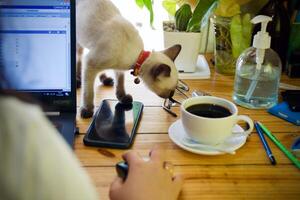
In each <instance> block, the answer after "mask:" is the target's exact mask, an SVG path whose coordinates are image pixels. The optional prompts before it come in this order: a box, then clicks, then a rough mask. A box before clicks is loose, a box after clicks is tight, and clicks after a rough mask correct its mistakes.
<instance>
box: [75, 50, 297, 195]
mask: <svg viewBox="0 0 300 200" xmlns="http://www.w3.org/2000/svg"><path fill="white" fill-rule="evenodd" d="M210 58H211V55H208V56H207V59H208V60H210ZM211 71H212V74H211V78H210V79H206V80H185V82H186V83H187V84H188V85H189V87H190V92H189V95H191V92H192V91H194V90H201V91H205V92H208V93H210V94H211V95H214V96H218V97H222V98H226V99H228V100H232V98H231V96H232V92H233V82H234V77H233V76H224V75H220V74H217V73H215V72H214V69H213V66H211ZM281 81H282V82H284V83H289V84H293V85H297V86H300V79H290V78H288V77H287V76H286V75H282V78H281ZM126 89H127V92H128V93H130V94H132V96H133V98H134V100H137V101H141V102H143V104H144V105H145V108H144V111H143V114H142V119H141V121H140V124H139V127H138V130H137V132H138V134H137V136H136V138H135V141H134V144H133V146H132V147H131V150H135V151H138V152H139V153H140V154H141V155H143V156H147V155H148V153H149V150H150V149H151V148H152V147H153V146H157V147H158V148H159V149H161V150H162V151H164V152H165V153H166V157H167V160H168V161H170V162H172V163H173V164H174V166H175V173H180V174H182V175H183V176H184V177H185V183H184V186H183V189H182V192H181V194H180V199H300V170H299V169H297V168H296V167H295V166H294V165H293V164H292V163H291V162H290V160H289V159H288V158H287V157H286V156H285V155H284V154H283V153H282V152H281V151H280V150H279V149H278V148H277V147H276V146H275V145H274V144H273V143H272V142H271V141H269V145H270V147H271V149H272V151H273V154H274V155H275V157H276V160H277V162H278V164H277V165H276V166H272V165H271V164H270V162H269V160H268V157H267V156H266V153H265V150H264V148H263V146H262V143H261V141H260V140H259V137H258V135H257V133H256V131H255V130H254V131H253V133H252V134H251V135H250V137H249V138H248V139H247V142H246V144H245V145H244V146H243V147H241V148H240V149H239V150H237V152H236V154H235V155H229V154H226V155H218V156H205V155H198V154H193V153H190V152H187V151H185V150H183V149H181V148H179V147H178V146H177V145H176V144H174V143H173V142H172V141H171V140H170V139H169V136H168V128H169V126H170V125H171V124H172V123H173V122H175V121H176V120H178V119H179V118H180V116H179V117H177V118H174V117H172V116H171V115H169V114H168V113H167V112H165V111H164V110H163V109H162V108H161V105H162V102H163V100H162V99H160V98H159V97H157V96H156V95H155V94H153V93H152V92H150V91H149V90H148V89H147V88H146V87H145V86H144V85H143V84H142V83H141V84H139V85H135V84H134V83H133V77H132V76H130V75H129V74H127V76H126ZM95 91H96V98H95V105H99V104H100V102H101V100H102V99H105V98H113V99H115V95H114V88H113V87H105V86H102V85H101V84H100V83H99V82H98V81H96V83H95ZM77 92H78V98H77V99H78V109H79V105H80V98H79V97H80V92H81V91H80V89H78V91H77ZM96 109H97V107H96V108H95V110H96ZM238 109H239V114H244V115H248V116H250V117H251V118H252V119H253V120H257V121H261V122H262V123H263V124H264V125H265V126H266V127H268V128H269V129H270V131H272V132H273V133H274V135H275V136H276V137H277V138H278V139H279V140H280V141H281V142H282V143H283V144H284V145H285V146H286V147H287V148H290V146H291V144H292V143H293V141H294V140H295V139H296V138H297V137H299V136H300V127H299V126H295V125H293V124H291V123H288V122H286V121H284V120H281V119H279V118H277V117H274V116H272V115H270V114H268V113H267V112H266V110H249V109H245V108H242V107H240V106H238ZM174 111H175V112H176V113H177V114H178V115H180V109H179V107H175V108H174ZM76 121H77V126H78V127H79V130H80V134H79V135H78V136H77V138H76V140H75V147H74V150H75V153H76V155H77V156H78V158H79V160H80V161H81V163H82V166H83V167H84V168H85V169H86V170H87V171H88V173H89V174H90V176H91V178H92V180H93V181H94V183H95V185H96V187H97V189H98V191H99V194H100V196H101V199H109V198H108V191H109V186H110V183H111V182H112V181H113V179H114V178H115V176H116V173H115V164H116V162H118V161H120V160H121V155H122V154H123V153H124V152H126V150H117V149H109V148H95V147H87V146H85V145H84V144H83V137H84V134H85V132H86V131H87V128H88V126H89V125H90V123H91V119H81V118H80V116H79V115H78V116H77V120H76ZM162 192H163V191H162Z"/></svg>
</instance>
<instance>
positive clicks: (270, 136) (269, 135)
mask: <svg viewBox="0 0 300 200" xmlns="http://www.w3.org/2000/svg"><path fill="white" fill-rule="evenodd" d="M257 123H258V125H259V126H260V127H261V129H262V130H263V132H264V133H265V134H266V135H267V136H268V137H269V138H270V139H271V140H272V141H273V142H274V144H276V145H277V147H278V148H279V149H280V150H281V151H282V152H283V153H284V154H285V155H286V156H287V157H288V158H289V159H290V160H291V161H292V162H293V163H294V164H295V165H296V167H297V168H298V169H300V161H299V160H298V159H297V158H296V157H295V156H294V155H293V154H292V153H291V152H290V151H289V150H287V149H286V148H285V147H284V146H283V144H281V142H279V140H278V139H277V138H276V137H275V136H274V135H273V134H272V133H271V132H270V131H269V130H268V129H267V128H266V127H265V126H264V125H262V123H260V122H257Z"/></svg>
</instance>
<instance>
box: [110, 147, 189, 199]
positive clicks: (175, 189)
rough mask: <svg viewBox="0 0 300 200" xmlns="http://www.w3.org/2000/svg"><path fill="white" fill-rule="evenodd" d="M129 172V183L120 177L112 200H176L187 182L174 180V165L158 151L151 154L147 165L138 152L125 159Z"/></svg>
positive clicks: (127, 154)
mask: <svg viewBox="0 0 300 200" xmlns="http://www.w3.org/2000/svg"><path fill="white" fill-rule="evenodd" d="M123 159H124V160H125V161H126V162H127V163H128V165H129V170H128V175H127V178H126V180H125V181H123V180H122V179H121V178H119V177H117V178H116V179H115V180H114V181H113V182H112V184H111V186H110V192H109V196H110V199H111V200H175V199H177V197H178V195H179V193H180V190H181V187H182V184H183V180H182V177H181V176H179V175H177V176H173V168H172V165H171V164H168V163H167V164H166V162H165V156H164V154H162V153H161V152H159V151H158V150H157V149H154V150H152V151H151V152H150V160H149V161H144V160H143V158H142V157H141V156H140V155H138V154H137V153H136V152H133V151H130V152H128V153H126V154H124V155H123Z"/></svg>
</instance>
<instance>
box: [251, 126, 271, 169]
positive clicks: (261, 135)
mask: <svg viewBox="0 0 300 200" xmlns="http://www.w3.org/2000/svg"><path fill="white" fill-rule="evenodd" d="M254 126H255V128H256V130H257V133H258V135H259V138H260V140H261V142H262V143H263V145H264V148H265V150H266V153H267V155H268V157H269V159H270V161H271V164H272V165H276V160H275V157H274V156H273V154H272V151H271V149H270V147H269V145H268V143H267V141H266V139H265V137H264V135H263V132H262V131H263V130H261V128H260V127H259V124H258V123H257V122H255V123H254Z"/></svg>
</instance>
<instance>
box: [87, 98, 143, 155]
mask: <svg viewBox="0 0 300 200" xmlns="http://www.w3.org/2000/svg"><path fill="white" fill-rule="evenodd" d="M143 107H144V106H143V104H142V103H141V102H138V101H133V102H132V103H131V104H122V103H120V102H119V101H117V100H111V99H105V100H103V101H102V102H101V104H100V107H99V109H98V110H97V111H96V113H95V115H94V117H93V120H92V123H91V125H90V127H89V128H88V131H87V133H86V135H85V136H84V138H83V142H84V144H85V145H88V146H97V147H109V148H120V149H127V148H129V147H130V146H131V144H132V142H133V139H134V136H135V134H136V129H137V126H138V123H139V120H140V118H141V114H142V111H143Z"/></svg>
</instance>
